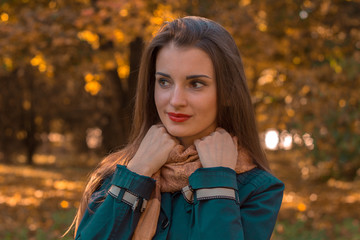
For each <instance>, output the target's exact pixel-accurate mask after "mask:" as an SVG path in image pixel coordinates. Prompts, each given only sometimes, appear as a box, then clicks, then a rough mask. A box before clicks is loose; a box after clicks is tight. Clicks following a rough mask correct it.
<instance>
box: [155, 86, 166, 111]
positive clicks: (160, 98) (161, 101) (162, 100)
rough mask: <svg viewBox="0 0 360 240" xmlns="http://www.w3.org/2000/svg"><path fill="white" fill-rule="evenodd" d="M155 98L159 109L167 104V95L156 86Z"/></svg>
mask: <svg viewBox="0 0 360 240" xmlns="http://www.w3.org/2000/svg"><path fill="white" fill-rule="evenodd" d="M154 100H155V106H156V109H157V110H158V111H159V110H160V108H161V107H163V106H164V105H165V104H166V97H165V94H164V93H162V92H161V91H159V89H157V88H155V91H154Z"/></svg>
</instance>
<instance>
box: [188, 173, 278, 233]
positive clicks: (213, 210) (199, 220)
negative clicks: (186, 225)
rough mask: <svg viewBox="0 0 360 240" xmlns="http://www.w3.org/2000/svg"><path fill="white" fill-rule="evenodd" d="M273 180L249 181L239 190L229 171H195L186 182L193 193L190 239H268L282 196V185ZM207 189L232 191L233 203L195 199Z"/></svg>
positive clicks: (210, 199) (232, 174) (233, 175)
mask: <svg viewBox="0 0 360 240" xmlns="http://www.w3.org/2000/svg"><path fill="white" fill-rule="evenodd" d="M274 179H275V178H274ZM274 179H270V180H269V179H268V180H264V181H263V182H262V181H260V180H259V181H257V182H256V184H254V183H251V182H252V181H250V183H248V184H247V186H249V187H248V188H242V187H241V188H240V189H239V187H238V183H237V182H238V180H237V175H236V173H235V171H233V170H232V169H230V168H223V167H216V168H201V169H198V170H197V171H195V172H194V173H193V174H192V175H191V176H190V178H189V183H190V186H191V188H192V189H193V191H194V204H193V211H192V214H193V216H192V231H191V233H190V235H191V236H190V239H237V240H265V239H270V236H271V233H272V231H273V228H274V225H275V221H276V218H277V213H278V211H279V208H280V204H281V200H282V192H283V184H282V183H281V182H280V181H277V182H276V181H275V180H274ZM253 181H255V179H253ZM211 188H225V189H233V190H234V191H235V196H236V199H230V198H222V197H212V198H211V197H210V198H202V199H200V200H199V199H197V198H198V197H197V192H198V191H199V190H201V189H211Z"/></svg>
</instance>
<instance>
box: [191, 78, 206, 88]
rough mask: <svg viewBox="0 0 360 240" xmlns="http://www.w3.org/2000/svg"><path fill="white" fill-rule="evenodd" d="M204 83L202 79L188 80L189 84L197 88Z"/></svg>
mask: <svg viewBox="0 0 360 240" xmlns="http://www.w3.org/2000/svg"><path fill="white" fill-rule="evenodd" d="M205 85H206V84H205V83H204V82H202V81H199V80H194V81H191V82H190V86H191V87H192V88H194V89H199V88H201V87H203V86H205Z"/></svg>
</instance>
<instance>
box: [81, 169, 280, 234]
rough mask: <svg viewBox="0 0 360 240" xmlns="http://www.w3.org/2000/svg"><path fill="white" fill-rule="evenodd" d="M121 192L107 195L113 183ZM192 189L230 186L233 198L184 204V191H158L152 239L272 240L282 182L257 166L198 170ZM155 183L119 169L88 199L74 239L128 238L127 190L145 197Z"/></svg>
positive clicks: (134, 219) (134, 217)
mask: <svg viewBox="0 0 360 240" xmlns="http://www.w3.org/2000/svg"><path fill="white" fill-rule="evenodd" d="M112 184H113V185H116V186H118V187H120V188H121V189H122V190H121V192H120V194H119V196H118V197H117V198H114V197H113V196H112V195H111V194H108V189H109V188H110V186H111V185H112ZM189 185H190V186H191V187H192V189H194V190H196V189H201V188H214V187H225V188H233V189H235V191H236V193H237V194H236V195H237V196H238V198H237V200H232V199H225V198H214V199H206V200H197V199H196V194H195V196H194V202H193V203H188V202H187V201H186V200H185V198H184V197H183V195H182V193H181V192H180V191H179V192H174V193H162V194H161V212H160V216H159V219H158V225H157V230H156V234H155V236H154V238H153V239H171V240H173V239H181V240H184V239H194V240H198V239H223V240H227V239H239V240H242V239H246V240H266V239H270V237H271V234H272V231H273V228H274V225H275V222H276V218H277V214H278V211H279V208H280V205H281V201H282V196H283V190H284V184H283V183H282V182H281V181H279V180H278V179H276V178H275V177H274V176H272V175H271V174H270V173H268V172H266V171H263V170H260V169H258V168H255V169H253V170H251V171H248V172H245V173H242V174H236V173H235V171H233V170H232V169H230V168H224V167H216V168H200V169H198V170H196V171H195V172H194V173H193V174H192V175H191V176H190V178H189ZM154 188H155V180H153V179H152V178H149V177H145V176H141V175H138V174H136V173H134V172H131V171H130V170H128V169H127V168H126V167H125V166H120V165H118V166H117V169H116V171H115V173H114V175H113V176H112V177H109V178H107V179H105V180H104V181H103V183H102V185H101V187H100V188H99V189H98V190H97V191H95V192H94V193H93V195H92V197H91V199H90V204H89V209H90V210H87V211H86V212H85V214H84V216H83V219H82V221H81V223H80V225H79V228H78V231H77V234H76V239H77V240H80V239H81V240H90V239H131V236H132V234H133V232H134V230H135V228H136V225H137V223H138V221H139V218H140V215H141V212H140V209H139V208H138V209H135V210H133V209H132V208H131V206H129V205H128V204H126V203H124V202H123V201H121V199H122V195H123V194H124V192H125V190H128V191H130V192H132V193H133V194H134V195H136V196H139V197H141V198H145V199H149V197H150V195H151V192H152V191H153V190H154Z"/></svg>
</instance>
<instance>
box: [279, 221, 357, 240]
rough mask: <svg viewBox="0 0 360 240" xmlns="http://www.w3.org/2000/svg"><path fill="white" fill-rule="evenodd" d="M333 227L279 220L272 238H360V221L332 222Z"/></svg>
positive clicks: (280, 239)
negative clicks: (318, 227) (315, 226)
mask: <svg viewBox="0 0 360 240" xmlns="http://www.w3.org/2000/svg"><path fill="white" fill-rule="evenodd" d="M331 225H332V227H331V228H327V229H315V228H314V227H312V226H311V224H309V222H304V221H301V220H298V221H297V222H295V223H290V222H288V221H279V222H278V223H277V224H276V226H275V230H274V234H273V237H272V240H288V239H291V240H325V239H332V240H358V239H360V231H359V229H360V221H359V220H357V219H350V218H348V219H345V220H343V221H342V222H340V223H335V220H334V221H333V222H332V224H331Z"/></svg>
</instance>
